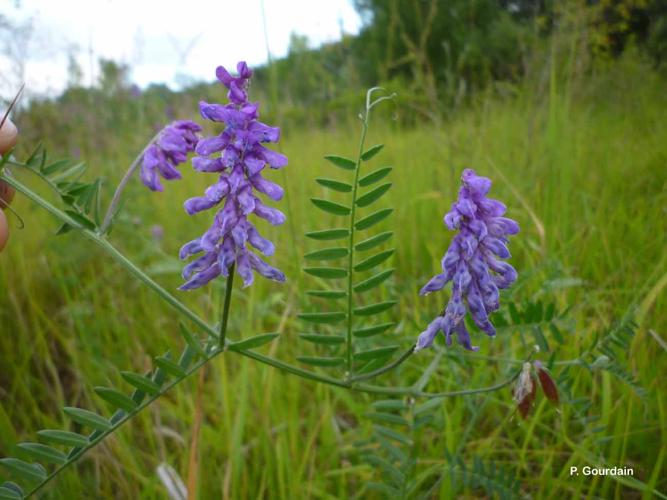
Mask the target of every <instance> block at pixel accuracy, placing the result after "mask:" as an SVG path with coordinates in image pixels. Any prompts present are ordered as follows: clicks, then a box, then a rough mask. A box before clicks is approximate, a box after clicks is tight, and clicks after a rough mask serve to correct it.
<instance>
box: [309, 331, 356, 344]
mask: <svg viewBox="0 0 667 500" xmlns="http://www.w3.org/2000/svg"><path fill="white" fill-rule="evenodd" d="M299 337H301V338H302V339H303V340H306V341H308V342H312V343H313V344H322V345H338V344H342V343H344V342H345V337H343V336H342V335H316V334H311V333H302V334H300V335H299Z"/></svg>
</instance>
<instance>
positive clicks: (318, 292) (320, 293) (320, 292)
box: [306, 290, 347, 299]
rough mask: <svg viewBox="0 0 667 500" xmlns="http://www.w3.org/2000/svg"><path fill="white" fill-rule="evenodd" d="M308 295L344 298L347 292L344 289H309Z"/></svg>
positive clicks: (324, 297) (323, 297) (322, 297)
mask: <svg viewBox="0 0 667 500" xmlns="http://www.w3.org/2000/svg"><path fill="white" fill-rule="evenodd" d="M306 295H310V296H311V297H319V298H321V299H342V298H343V297H346V296H347V292H345V291H343V290H308V291H306Z"/></svg>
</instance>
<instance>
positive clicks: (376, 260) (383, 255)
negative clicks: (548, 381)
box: [354, 248, 395, 272]
mask: <svg viewBox="0 0 667 500" xmlns="http://www.w3.org/2000/svg"><path fill="white" fill-rule="evenodd" d="M394 251H395V250H394V249H393V248H392V249H390V250H384V251H383V252H380V253H377V254H375V255H372V256H370V257H368V258H367V259H364V260H362V261H361V262H359V263H358V264H357V265H355V266H354V270H355V271H357V272H362V271H368V270H369V269H372V268H374V267H375V266H378V265H380V264H382V263H383V262H384V261H385V260H387V259H388V258H389V257H391V256H392V255H393V254H394Z"/></svg>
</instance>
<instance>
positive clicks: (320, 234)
mask: <svg viewBox="0 0 667 500" xmlns="http://www.w3.org/2000/svg"><path fill="white" fill-rule="evenodd" d="M349 236H350V231H349V229H325V230H323V231H311V232H310V233H306V237H307V238H311V239H313V240H340V239H342V238H348V237H349Z"/></svg>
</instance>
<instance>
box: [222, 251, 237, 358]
mask: <svg viewBox="0 0 667 500" xmlns="http://www.w3.org/2000/svg"><path fill="white" fill-rule="evenodd" d="M235 268H236V263H233V264H232V265H231V266H230V267H229V276H227V283H226V284H225V303H224V305H223V307H222V321H221V322H220V338H219V339H218V342H219V344H218V345H219V346H220V349H224V348H225V337H226V336H227V320H228V319H229V304H230V303H231V301H232V287H233V285H234V269H235Z"/></svg>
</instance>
